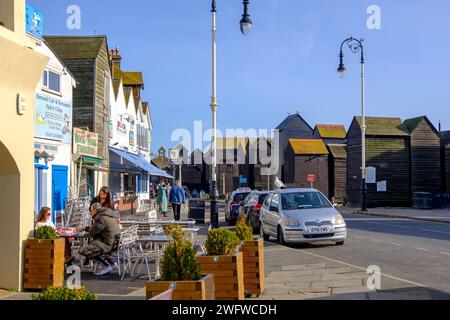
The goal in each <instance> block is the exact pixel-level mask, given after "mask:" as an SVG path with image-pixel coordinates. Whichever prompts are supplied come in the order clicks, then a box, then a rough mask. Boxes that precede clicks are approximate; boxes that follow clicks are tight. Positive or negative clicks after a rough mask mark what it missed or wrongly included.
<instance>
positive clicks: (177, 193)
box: [169, 180, 186, 221]
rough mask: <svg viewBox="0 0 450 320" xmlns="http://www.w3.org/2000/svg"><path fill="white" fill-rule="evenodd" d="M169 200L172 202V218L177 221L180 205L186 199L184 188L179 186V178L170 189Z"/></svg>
mask: <svg viewBox="0 0 450 320" xmlns="http://www.w3.org/2000/svg"><path fill="white" fill-rule="evenodd" d="M169 201H170V202H171V203H172V208H173V216H174V219H175V220H176V221H179V220H180V215H181V205H182V204H183V203H184V202H185V201H186V198H185V195H184V189H183V187H182V186H181V181H180V180H177V181H176V183H175V186H174V187H173V188H172V189H170V194H169Z"/></svg>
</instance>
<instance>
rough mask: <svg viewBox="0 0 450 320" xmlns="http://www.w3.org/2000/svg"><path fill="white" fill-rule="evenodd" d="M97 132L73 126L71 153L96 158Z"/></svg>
mask: <svg viewBox="0 0 450 320" xmlns="http://www.w3.org/2000/svg"><path fill="white" fill-rule="evenodd" d="M97 152H98V134H96V133H94V132H89V131H85V130H81V129H79V128H73V153H74V154H76V155H80V156H88V157H94V158H97V154H98V153H97Z"/></svg>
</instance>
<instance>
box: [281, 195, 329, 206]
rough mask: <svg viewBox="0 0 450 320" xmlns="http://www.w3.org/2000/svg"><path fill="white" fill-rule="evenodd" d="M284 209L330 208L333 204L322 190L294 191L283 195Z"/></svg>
mask: <svg viewBox="0 0 450 320" xmlns="http://www.w3.org/2000/svg"><path fill="white" fill-rule="evenodd" d="M281 202H282V205H283V210H298V209H305V208H306V209H315V208H330V207H331V204H330V202H329V201H328V200H327V198H325V196H323V195H322V194H321V193H320V192H294V193H285V194H283V195H282V196H281Z"/></svg>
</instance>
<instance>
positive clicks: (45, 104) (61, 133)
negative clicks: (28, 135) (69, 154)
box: [34, 93, 72, 144]
mask: <svg viewBox="0 0 450 320" xmlns="http://www.w3.org/2000/svg"><path fill="white" fill-rule="evenodd" d="M35 110H36V111H35V115H34V117H35V119H34V121H35V125H34V136H35V137H37V138H43V139H51V140H58V141H61V142H62V143H66V144H70V143H71V141H72V132H71V131H72V130H71V129H72V103H71V102H70V101H66V100H62V99H60V98H58V97H54V96H50V95H47V94H43V93H37V94H36V105H35Z"/></svg>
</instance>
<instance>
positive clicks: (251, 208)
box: [239, 191, 270, 234]
mask: <svg viewBox="0 0 450 320" xmlns="http://www.w3.org/2000/svg"><path fill="white" fill-rule="evenodd" d="M269 194H270V191H252V192H250V193H249V194H248V196H247V197H246V198H245V200H244V202H243V203H242V205H241V206H240V208H239V216H243V215H244V214H246V215H247V223H248V225H249V226H251V227H252V228H253V233H257V234H259V227H260V222H259V212H260V210H261V207H262V205H263V203H264V200H265V199H266V197H267V196H268V195H269Z"/></svg>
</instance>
